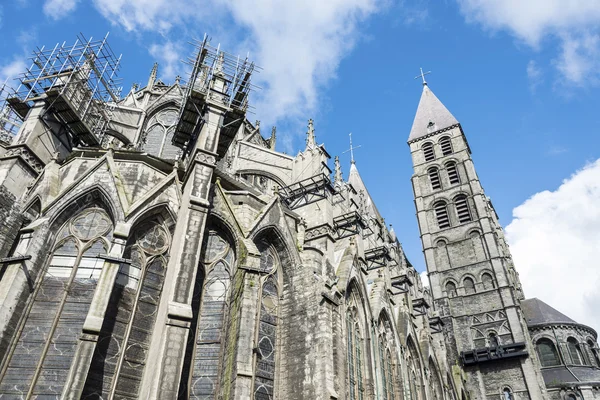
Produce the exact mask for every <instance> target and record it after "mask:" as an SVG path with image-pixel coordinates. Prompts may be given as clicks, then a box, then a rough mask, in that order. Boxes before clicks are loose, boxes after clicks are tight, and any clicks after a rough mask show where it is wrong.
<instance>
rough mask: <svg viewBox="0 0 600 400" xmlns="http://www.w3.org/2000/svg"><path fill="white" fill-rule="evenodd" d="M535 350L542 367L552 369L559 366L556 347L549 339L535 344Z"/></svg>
mask: <svg viewBox="0 0 600 400" xmlns="http://www.w3.org/2000/svg"><path fill="white" fill-rule="evenodd" d="M535 350H536V352H537V354H538V357H539V359H540V363H541V364H542V367H553V366H555V365H560V360H559V358H558V352H557V351H556V346H554V343H552V341H551V340H550V339H540V340H538V341H537V342H536V344H535Z"/></svg>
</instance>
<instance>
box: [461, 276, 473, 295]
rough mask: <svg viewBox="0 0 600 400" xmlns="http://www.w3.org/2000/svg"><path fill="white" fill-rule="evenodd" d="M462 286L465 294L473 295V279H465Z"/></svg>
mask: <svg viewBox="0 0 600 400" xmlns="http://www.w3.org/2000/svg"><path fill="white" fill-rule="evenodd" d="M463 286H464V288H465V293H466V294H472V293H475V282H473V279H471V278H468V277H467V278H465V279H464V280H463Z"/></svg>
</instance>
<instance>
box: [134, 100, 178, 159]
mask: <svg viewBox="0 0 600 400" xmlns="http://www.w3.org/2000/svg"><path fill="white" fill-rule="evenodd" d="M178 117H179V113H178V111H177V110H176V109H173V108H168V109H164V110H161V111H159V112H158V113H156V114H154V115H153V116H152V117H151V118H150V120H149V121H148V124H147V125H146V126H147V127H148V128H147V129H146V131H145V133H144V135H143V137H142V140H141V141H142V146H143V149H144V151H145V152H147V153H148V154H151V155H153V156H156V157H161V158H165V159H169V160H174V159H177V158H179V156H180V155H181V149H180V148H179V147H176V146H175V145H173V143H172V141H173V133H174V132H175V125H176V124H177V120H178Z"/></svg>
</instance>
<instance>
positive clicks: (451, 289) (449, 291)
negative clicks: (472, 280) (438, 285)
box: [446, 282, 456, 297]
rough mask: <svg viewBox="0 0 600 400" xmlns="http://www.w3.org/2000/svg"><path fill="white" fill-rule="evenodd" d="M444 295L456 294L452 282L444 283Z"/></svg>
mask: <svg viewBox="0 0 600 400" xmlns="http://www.w3.org/2000/svg"><path fill="white" fill-rule="evenodd" d="M446 295H447V296H448V297H454V296H456V285H455V284H454V282H448V283H446Z"/></svg>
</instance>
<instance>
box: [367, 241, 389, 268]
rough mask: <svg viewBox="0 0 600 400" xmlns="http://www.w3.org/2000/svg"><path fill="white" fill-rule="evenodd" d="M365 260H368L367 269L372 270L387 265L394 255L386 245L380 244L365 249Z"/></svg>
mask: <svg viewBox="0 0 600 400" xmlns="http://www.w3.org/2000/svg"><path fill="white" fill-rule="evenodd" d="M365 260H366V261H367V271H372V270H375V269H379V268H383V267H385V266H387V265H388V263H389V262H390V261H391V260H392V257H391V255H390V250H389V249H388V248H387V247H386V246H379V247H374V248H372V249H369V250H365Z"/></svg>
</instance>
